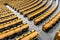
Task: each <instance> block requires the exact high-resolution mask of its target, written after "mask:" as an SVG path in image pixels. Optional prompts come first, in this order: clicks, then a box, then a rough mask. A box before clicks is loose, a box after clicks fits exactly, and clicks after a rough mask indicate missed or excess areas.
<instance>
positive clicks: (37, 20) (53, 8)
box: [34, 0, 58, 25]
mask: <svg viewBox="0 0 60 40" xmlns="http://www.w3.org/2000/svg"><path fill="white" fill-rule="evenodd" d="M57 7H58V0H57V1H56V4H55V5H53V6H52V7H51V8H50V9H49V10H47V11H46V12H44V13H43V14H41V15H39V16H38V17H36V18H35V19H34V24H35V25H36V24H38V23H39V22H41V21H42V20H43V19H45V18H46V17H48V16H49V15H50V14H52V12H53V11H55V10H56V8H57Z"/></svg>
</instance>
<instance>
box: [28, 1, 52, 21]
mask: <svg viewBox="0 0 60 40" xmlns="http://www.w3.org/2000/svg"><path fill="white" fill-rule="evenodd" d="M51 4H52V0H51V1H50V2H48V3H47V4H46V5H45V6H44V7H42V8H40V9H38V10H36V11H34V12H32V13H31V14H29V15H28V16H27V17H28V20H32V19H34V18H35V17H37V16H38V15H40V14H41V12H43V11H45V10H46V9H47V8H49V7H50V6H51Z"/></svg>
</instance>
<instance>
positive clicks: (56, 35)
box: [54, 30, 60, 40]
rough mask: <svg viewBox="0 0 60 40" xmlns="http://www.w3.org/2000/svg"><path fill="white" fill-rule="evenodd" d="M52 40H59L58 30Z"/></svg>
mask: <svg viewBox="0 0 60 40" xmlns="http://www.w3.org/2000/svg"><path fill="white" fill-rule="evenodd" d="M54 40H60V30H59V31H57V33H56V34H55V37H54Z"/></svg>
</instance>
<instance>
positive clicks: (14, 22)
mask: <svg viewBox="0 0 60 40" xmlns="http://www.w3.org/2000/svg"><path fill="white" fill-rule="evenodd" d="M16 23H22V20H21V19H15V20H12V21H9V22H6V23H3V24H0V29H2V28H5V27H8V26H11V25H14V24H16Z"/></svg>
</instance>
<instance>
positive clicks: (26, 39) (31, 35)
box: [16, 31, 38, 40]
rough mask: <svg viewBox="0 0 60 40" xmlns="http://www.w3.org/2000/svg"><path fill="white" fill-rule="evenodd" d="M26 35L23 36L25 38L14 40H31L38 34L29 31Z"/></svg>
mask: <svg viewBox="0 0 60 40" xmlns="http://www.w3.org/2000/svg"><path fill="white" fill-rule="evenodd" d="M28 33H30V34H28ZM28 33H26V34H24V35H25V36H24V35H22V36H20V37H18V38H16V40H32V39H34V38H36V37H37V36H38V33H37V32H36V31H30V32H28Z"/></svg>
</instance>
